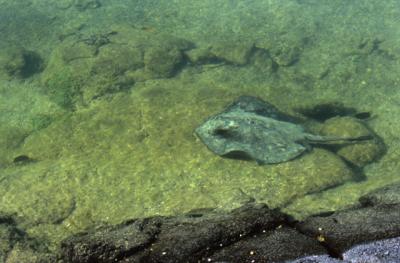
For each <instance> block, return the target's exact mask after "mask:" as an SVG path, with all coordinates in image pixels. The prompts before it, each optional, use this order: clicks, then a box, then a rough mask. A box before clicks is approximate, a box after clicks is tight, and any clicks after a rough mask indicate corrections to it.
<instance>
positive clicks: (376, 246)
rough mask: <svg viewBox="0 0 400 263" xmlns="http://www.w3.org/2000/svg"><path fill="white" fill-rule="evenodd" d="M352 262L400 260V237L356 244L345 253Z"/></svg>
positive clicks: (345, 258)
mask: <svg viewBox="0 0 400 263" xmlns="http://www.w3.org/2000/svg"><path fill="white" fill-rule="evenodd" d="M343 259H344V260H347V261H350V262H377V263H378V262H393V263H394V262H400V237H398V238H391V239H385V240H379V241H375V242H372V243H369V244H365V245H359V246H355V247H353V248H352V249H350V250H348V251H346V252H345V253H344V254H343Z"/></svg>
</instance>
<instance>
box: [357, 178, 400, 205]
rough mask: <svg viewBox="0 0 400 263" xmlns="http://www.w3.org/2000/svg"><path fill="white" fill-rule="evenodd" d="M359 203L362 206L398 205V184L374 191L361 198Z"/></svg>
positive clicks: (399, 196)
mask: <svg viewBox="0 0 400 263" xmlns="http://www.w3.org/2000/svg"><path fill="white" fill-rule="evenodd" d="M359 201H360V203H361V204H362V205H364V206H374V205H381V204H400V183H399V184H393V185H389V186H386V187H383V188H380V189H378V190H375V191H373V192H371V193H369V194H367V195H364V196H362V197H361V198H360V200H359Z"/></svg>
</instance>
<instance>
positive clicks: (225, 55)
mask: <svg viewBox="0 0 400 263" xmlns="http://www.w3.org/2000/svg"><path fill="white" fill-rule="evenodd" d="M253 49H254V43H252V42H242V43H241V42H238V43H231V42H227V43H217V44H214V45H213V46H212V48H211V52H212V53H213V54H214V55H215V57H217V58H218V59H220V60H223V61H226V62H228V63H232V64H234V65H246V64H247V63H248V61H249V58H250V56H251V54H252V52H253Z"/></svg>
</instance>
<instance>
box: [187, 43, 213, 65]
mask: <svg viewBox="0 0 400 263" xmlns="http://www.w3.org/2000/svg"><path fill="white" fill-rule="evenodd" d="M185 55H186V56H187V57H188V59H189V61H190V62H191V63H193V64H205V63H212V62H216V61H218V58H217V57H216V56H215V55H214V54H213V53H212V52H211V48H210V47H199V48H194V49H191V50H188V51H186V52H185Z"/></svg>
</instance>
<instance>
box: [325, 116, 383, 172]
mask: <svg viewBox="0 0 400 263" xmlns="http://www.w3.org/2000/svg"><path fill="white" fill-rule="evenodd" d="M320 132H321V134H324V135H335V136H343V137H360V138H362V137H364V138H367V137H370V138H371V139H370V140H364V141H359V142H358V143H356V144H348V145H344V146H342V147H340V148H339V149H338V150H337V152H336V153H337V154H338V155H339V156H341V157H343V158H344V159H345V160H347V161H349V162H350V163H352V164H354V165H356V166H358V167H363V166H365V165H367V164H369V163H371V162H373V161H375V160H376V159H378V158H379V157H380V156H382V154H383V153H384V152H385V146H384V144H383V142H382V141H381V139H379V138H378V137H377V136H376V135H375V134H374V133H373V132H372V131H371V130H370V129H369V128H368V127H367V125H366V124H365V123H364V122H362V121H361V120H358V119H356V118H353V117H334V118H331V119H328V120H327V121H326V122H325V123H324V124H323V126H322V127H321V131H320Z"/></svg>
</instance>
